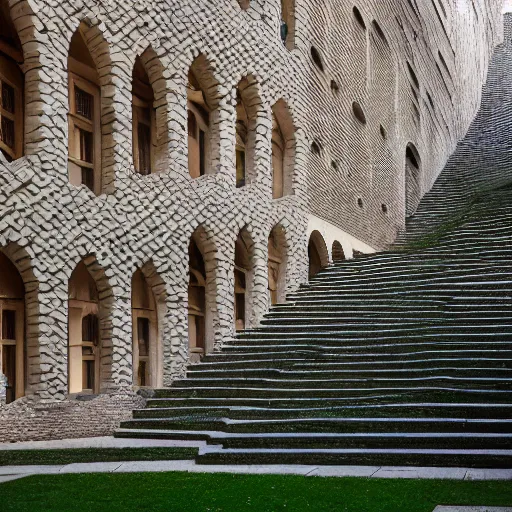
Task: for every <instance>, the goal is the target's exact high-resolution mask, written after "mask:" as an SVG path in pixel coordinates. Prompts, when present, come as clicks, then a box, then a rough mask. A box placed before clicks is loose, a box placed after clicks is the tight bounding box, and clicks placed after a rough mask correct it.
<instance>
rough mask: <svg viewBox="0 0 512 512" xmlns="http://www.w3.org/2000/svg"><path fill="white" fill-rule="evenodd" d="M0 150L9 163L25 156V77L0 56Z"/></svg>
mask: <svg viewBox="0 0 512 512" xmlns="http://www.w3.org/2000/svg"><path fill="white" fill-rule="evenodd" d="M0 100H1V101H0V150H1V151H2V153H3V155H4V156H5V158H6V159H7V161H8V162H12V161H13V160H16V159H17V158H19V157H21V156H22V154H23V75H22V74H21V71H20V70H19V68H18V66H17V64H16V63H14V62H12V61H11V60H9V59H6V58H5V57H3V56H2V55H1V54H0Z"/></svg>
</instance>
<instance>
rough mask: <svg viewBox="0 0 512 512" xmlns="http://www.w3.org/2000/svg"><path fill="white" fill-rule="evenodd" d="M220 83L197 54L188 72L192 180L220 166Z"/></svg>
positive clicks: (190, 170)
mask: <svg viewBox="0 0 512 512" xmlns="http://www.w3.org/2000/svg"><path fill="white" fill-rule="evenodd" d="M221 99H222V95H221V90H220V84H219V82H218V81H217V79H216V78H215V75H214V70H213V66H212V64H211V62H210V61H209V60H208V59H207V58H206V56H205V55H204V54H200V55H199V56H198V57H196V58H195V59H194V61H193V62H192V64H191V66H190V69H189V72H188V85H187V100H188V114H187V126H188V146H187V147H188V149H187V152H188V168H189V174H190V176H191V177H192V178H198V177H200V176H203V175H205V174H213V173H214V172H215V169H216V167H217V166H218V165H219V164H220V136H221V130H220V124H221V113H220V109H219V105H220V102H221Z"/></svg>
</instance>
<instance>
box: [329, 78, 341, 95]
mask: <svg viewBox="0 0 512 512" xmlns="http://www.w3.org/2000/svg"><path fill="white" fill-rule="evenodd" d="M331 91H332V92H333V93H334V94H338V93H339V92H340V86H339V85H338V82H336V80H331Z"/></svg>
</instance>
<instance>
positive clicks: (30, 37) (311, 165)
mask: <svg viewBox="0 0 512 512" xmlns="http://www.w3.org/2000/svg"><path fill="white" fill-rule="evenodd" d="M2 1H3V2H4V3H5V2H7V3H8V4H9V11H10V16H11V18H12V21H13V23H14V26H15V27H16V30H17V32H18V35H19V38H20V40H21V44H22V48H23V54H24V63H23V65H22V69H23V72H24V75H25V122H24V155H23V156H22V157H21V158H19V159H17V160H14V161H13V162H12V163H7V161H6V159H5V158H4V157H3V156H2V155H1V154H0V248H1V249H2V251H3V252H4V253H5V255H7V257H8V258H9V259H10V260H11V261H12V262H13V263H14V264H15V266H16V267H17V269H18V271H19V272H20V274H21V276H22V279H23V282H24V285H25V302H24V304H25V334H24V336H25V342H24V343H25V354H26V362H25V373H26V388H25V393H26V394H27V395H28V396H31V397H32V396H35V397H37V399H38V401H39V402H42V403H43V404H44V403H51V402H54V401H62V400H64V399H65V398H66V397H67V395H68V357H67V354H68V297H69V296H68V293H69V291H68V288H69V280H70V277H71V275H72V273H73V271H74V270H75V268H76V267H77V265H79V264H80V263H81V262H84V263H85V265H86V267H87V270H88V271H89V273H90V275H91V276H92V277H93V279H94V281H95V283H96V287H97V290H98V294H99V321H100V331H101V344H102V356H101V375H102V377H101V392H103V393H111V394H112V393H113V394H115V393H118V392H123V393H125V392H127V390H130V389H131V388H132V385H133V371H132V344H133V341H132V310H131V280H132V276H133V274H134V273H135V271H136V270H137V269H141V270H142V272H143V273H144V275H145V277H146V279H147V281H148V283H149V284H150V287H151V288H152V290H153V292H154V293H155V297H156V301H157V303H158V312H159V317H158V332H159V340H160V343H161V350H162V355H161V359H162V382H163V384H164V385H169V384H170V383H171V382H172V380H173V379H175V378H179V377H181V376H183V375H184V370H185V367H186V365H187V363H188V361H189V350H188V310H187V308H188V295H187V293H188V285H189V273H188V248H189V243H190V240H191V238H192V237H193V236H194V239H195V240H196V242H197V244H198V247H199V248H200V250H201V252H202V254H203V257H204V260H205V266H206V294H207V303H208V305H209V306H208V320H207V323H208V328H209V334H208V336H207V350H217V349H218V348H220V346H221V345H222V343H223V341H224V340H226V339H228V338H229V337H231V336H232V335H233V334H234V321H233V317H234V308H235V304H234V294H233V289H234V254H235V242H236V240H237V237H238V235H239V233H240V232H241V231H242V230H244V233H245V236H246V237H247V238H249V239H250V246H251V255H252V256H251V262H252V271H251V273H250V276H251V279H252V282H251V283H250V284H249V285H248V286H249V288H250V300H251V304H250V314H249V317H248V319H247V324H246V325H247V326H256V325H257V324H258V321H259V319H260V318H261V317H262V315H263V314H264V313H265V312H266V311H267V310H268V307H269V301H270V299H269V293H268V267H267V260H268V239H269V235H270V233H271V232H272V230H273V229H274V228H275V227H276V226H278V229H279V230H280V233H281V236H280V239H282V240H284V244H285V252H286V258H285V262H286V271H285V279H283V281H284V283H285V288H286V290H287V291H290V290H293V289H294V288H296V287H297V286H299V285H300V284H301V283H303V282H305V281H306V280H307V278H308V259H307V247H308V240H307V233H308V215H309V214H312V215H314V216H316V217H318V218H320V219H323V220H324V221H326V222H328V223H330V224H332V225H333V226H335V227H336V229H341V230H343V231H344V232H346V233H348V234H349V235H350V236H352V237H355V238H356V239H358V240H361V243H362V244H366V245H368V246H370V247H374V248H376V249H379V248H383V247H385V246H386V244H389V243H391V242H392V241H393V240H394V238H395V236H396V234H397V233H398V232H399V231H400V230H401V229H402V228H403V226H404V222H405V211H406V195H407V194H406V189H407V187H406V183H405V176H406V170H405V169H406V160H407V159H406V148H407V146H408V144H412V145H413V146H414V148H415V151H416V152H417V153H416V155H417V158H418V159H419V160H420V162H419V167H420V171H421V174H420V175H419V177H416V178H415V180H416V181H415V185H414V186H415V187H416V188H415V194H416V196H417V198H418V200H419V198H420V197H421V196H422V195H423V194H424V193H425V192H426V191H427V190H428V189H429V188H430V187H431V185H432V183H433V181H434V180H435V178H436V177H437V175H438V174H439V172H440V171H441V169H442V167H443V165H444V163H445V162H446V160H447V157H448V156H449V154H450V153H451V151H452V150H453V148H454V146H455V144H456V142H457V140H458V139H460V138H461V137H462V136H463V135H464V133H465V131H466V130H467V128H468V126H469V124H470V122H471V120H472V118H473V117H474V114H475V113H476V111H477V109H478V106H479V98H480V91H481V86H482V84H483V82H484V80H485V76H486V71H487V64H488V60H489V57H490V54H491V52H492V49H493V48H494V46H495V45H496V44H497V43H498V42H499V41H500V38H501V30H502V29H501V24H502V18H501V8H502V4H501V2H500V1H497V0H496V1H491V0H467V1H466V0H464V1H462V2H461V1H459V2H457V5H455V2H453V1H452V0H450V1H449V2H448V1H447V0H432V1H431V2H429V1H421V2H416V1H415V0H412V1H411V0H409V1H405V0H401V1H400V2H396V1H394V0H360V1H359V2H358V5H357V8H356V9H355V10H354V4H353V3H352V2H349V1H347V0H332V1H325V2H324V1H322V2H319V1H316V0H315V1H313V0H286V1H285V2H283V6H284V7H283V9H284V11H286V18H287V22H288V36H287V39H286V45H284V44H283V42H282V40H281V37H280V27H281V17H282V14H281V12H282V5H281V1H280V0H251V1H250V2H242V3H241V4H239V2H237V1H236V0H190V1H186V2H184V1H173V0H161V1H155V2H150V1H145V0H129V1H125V2H117V1H114V0H103V1H100V0H91V1H90V2H87V3H85V2H82V1H80V0H79V1H77V0H58V1H54V0H45V1H42V0H8V1H7V0H2ZM81 23H83V25H82V26H85V27H86V29H85V30H83V37H84V40H85V42H86V44H87V49H88V51H89V52H90V55H91V57H92V59H93V61H94V64H95V66H96V69H97V71H98V75H99V83H100V88H101V146H102V150H101V187H100V190H97V191H96V192H97V193H96V194H95V193H93V192H92V191H91V190H89V189H88V188H86V187H85V186H79V187H76V186H73V185H71V184H70V183H69V177H68V111H69V108H68V69H67V66H68V64H67V63H68V52H69V48H70V42H71V39H72V36H73V34H74V33H75V32H76V31H77V29H78V27H79V26H80V24H81ZM137 57H141V60H142V61H143V64H144V66H145V68H146V70H147V73H148V76H149V80H150V82H151V85H152V88H153V91H154V96H155V105H157V121H156V125H157V133H158V142H157V151H158V158H157V164H156V168H155V170H156V171H157V172H155V173H153V174H151V175H148V176H142V175H141V174H139V173H137V172H136V171H135V168H134V163H133V161H134V158H133V143H132V74H133V69H134V65H135V61H136V58H137ZM191 66H192V67H193V66H196V67H197V69H198V76H200V81H201V86H202V89H203V91H204V92H205V96H206V98H207V101H208V103H209V104H210V106H212V107H213V108H212V112H211V116H210V126H211V131H210V133H209V157H208V162H207V168H206V173H205V175H204V176H201V177H200V178H197V179H192V178H191V177H190V174H189V171H188V145H187V89H186V87H187V81H188V80H187V77H188V73H189V69H190V68H191ZM244 78H245V79H247V80H246V83H248V84H249V86H248V91H249V92H247V91H246V94H245V99H244V101H247V102H248V103H250V115H251V119H252V121H251V123H252V124H251V126H250V128H251V131H252V133H253V138H252V139H251V142H250V143H249V146H248V147H249V148H250V151H251V157H250V158H249V164H248V168H247V183H246V185H245V186H243V187H241V188H236V176H235V162H236V155H235V126H236V118H237V109H236V105H237V93H236V91H237V86H238V84H239V83H240V82H241V80H242V79H244ZM249 87H250V90H249ZM273 114H276V115H277V116H279V118H280V119H282V120H283V121H281V122H282V123H283V124H286V125H287V128H286V130H284V129H283V132H284V131H286V132H287V133H292V135H291V136H287V137H286V146H287V148H286V157H285V161H284V190H285V193H284V196H283V197H282V198H279V199H273V198H272V179H273V177H272V131H273V130H272V115H273ZM409 188H411V186H410V185H409ZM244 228H245V229H244ZM329 251H330V248H329ZM134 400H136V399H134ZM91 403H94V401H93V402H91ZM98 404H99V402H98ZM132 406H133V404H132V403H130V405H129V406H128V407H127V409H129V408H131V407H132ZM98 407H103V406H101V404H99V405H98ZM7 409H11V410H12V415H11V416H14V415H19V414H21V412H20V411H23V410H25V409H24V406H23V407H21V406H16V403H14V404H11V405H10V406H7ZM34 414H36V413H34ZM88 414H89V413H87V414H85V416H87V415H88ZM91 421H93V420H91ZM2 423H3V425H4V426H3V427H1V428H0V430H2V429H3V430H8V429H12V428H14V426H13V425H14V424H12V423H9V415H8V414H7V415H6V414H3V416H2V417H1V418H0V424H2ZM86 430H87V429H86V428H85V429H84V430H82V431H81V435H85V434H86V433H87V432H86ZM91 432H97V429H96V427H95V428H94V429H91ZM34 435H35V434H34ZM11 438H12V436H11V437H9V439H11Z"/></svg>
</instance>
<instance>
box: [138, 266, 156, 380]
mask: <svg viewBox="0 0 512 512" xmlns="http://www.w3.org/2000/svg"><path fill="white" fill-rule="evenodd" d="M132 322H133V327H132V332H133V383H134V385H135V386H142V387H144V386H150V387H156V386H157V385H158V366H159V365H158V354H159V348H158V339H159V336H158V316H157V308H156V300H155V296H154V294H153V290H152V289H151V288H150V287H149V285H148V282H147V280H146V277H145V276H144V274H143V272H142V270H137V271H136V272H135V273H134V274H133V278H132Z"/></svg>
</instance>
